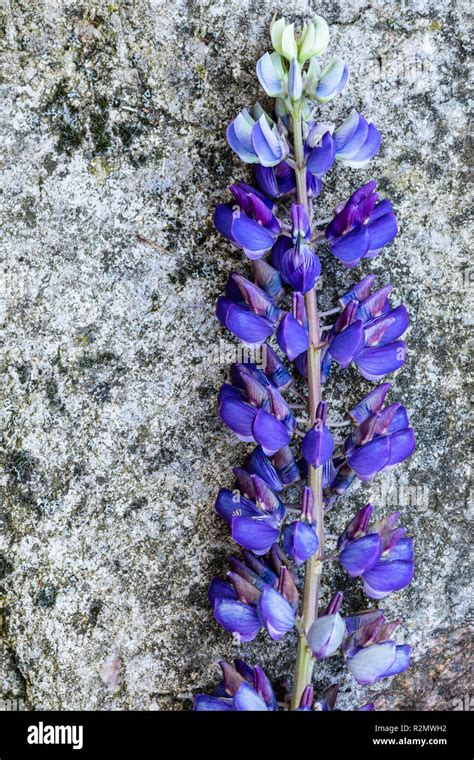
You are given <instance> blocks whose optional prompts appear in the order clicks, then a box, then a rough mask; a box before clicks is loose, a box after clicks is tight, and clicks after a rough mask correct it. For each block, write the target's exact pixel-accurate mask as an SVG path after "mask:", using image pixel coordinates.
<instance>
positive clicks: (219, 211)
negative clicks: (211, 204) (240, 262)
mask: <svg viewBox="0 0 474 760" xmlns="http://www.w3.org/2000/svg"><path fill="white" fill-rule="evenodd" d="M212 221H213V222H214V227H215V228H216V230H217V231H218V232H220V233H221V235H223V236H224V237H225V238H227V239H228V240H231V241H232V242H234V238H233V236H232V222H233V221H234V212H233V210H232V206H230V205H229V204H228V203H219V205H218V206H216V210H215V211H214V216H213V218H212Z"/></svg>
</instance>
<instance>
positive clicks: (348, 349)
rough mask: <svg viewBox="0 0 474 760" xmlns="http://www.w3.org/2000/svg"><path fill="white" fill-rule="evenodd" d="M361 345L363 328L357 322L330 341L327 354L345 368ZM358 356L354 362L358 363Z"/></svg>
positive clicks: (359, 322)
mask: <svg viewBox="0 0 474 760" xmlns="http://www.w3.org/2000/svg"><path fill="white" fill-rule="evenodd" d="M363 344H364V327H363V324H362V322H361V321H360V320H358V321H357V322H354V323H353V324H352V325H350V326H349V327H347V328H346V329H345V330H343V331H342V332H341V333H339V335H336V336H335V337H334V338H333V339H332V341H331V343H330V345H329V352H330V354H331V356H332V358H333V359H335V360H336V361H337V363H338V364H339V365H340V366H341V367H343V368H345V367H348V366H349V365H350V363H351V362H352V361H353V359H354V357H355V356H356V354H357V352H358V351H359V349H360V347H361V346H363ZM359 356H360V354H359V355H358V356H357V359H356V361H358V358H359Z"/></svg>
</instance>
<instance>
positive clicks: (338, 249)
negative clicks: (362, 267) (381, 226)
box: [331, 225, 370, 268]
mask: <svg viewBox="0 0 474 760" xmlns="http://www.w3.org/2000/svg"><path fill="white" fill-rule="evenodd" d="M369 244H370V237H369V233H368V230H367V227H363V226H361V225H357V226H356V227H354V229H353V230H351V231H350V232H348V233H347V235H343V236H342V237H341V238H339V239H338V240H337V241H336V242H335V243H332V244H331V251H332V253H333V254H334V256H335V257H336V258H337V259H339V261H340V262H341V264H343V265H344V266H346V267H349V268H350V267H353V266H356V265H357V264H358V262H359V261H360V260H361V259H362V258H364V256H365V255H366V253H367V251H368V250H369Z"/></svg>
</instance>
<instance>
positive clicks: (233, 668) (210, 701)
mask: <svg viewBox="0 0 474 760" xmlns="http://www.w3.org/2000/svg"><path fill="white" fill-rule="evenodd" d="M219 665H220V667H221V670H222V676H223V678H222V681H221V682H220V684H219V685H218V687H217V689H216V690H215V692H214V694H196V696H195V698H194V707H193V709H194V710H200V711H216V710H219V711H243V710H245V711H250V710H251V711H256V710H277V709H278V703H277V701H276V697H275V694H274V691H273V688H272V685H271V683H270V681H269V680H268V678H267V676H266V675H265V672H264V671H263V670H262V668H261V667H260V666H259V665H254V667H251V666H250V665H247V663H246V662H244V661H243V660H238V659H236V660H234V665H231V664H230V663H228V662H225V660H222V661H221V662H219Z"/></svg>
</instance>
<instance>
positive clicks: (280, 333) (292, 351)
mask: <svg viewBox="0 0 474 760" xmlns="http://www.w3.org/2000/svg"><path fill="white" fill-rule="evenodd" d="M276 339H277V341H278V345H279V346H280V348H281V350H282V351H283V352H284V353H285V354H286V355H287V356H288V358H289V359H290V361H294V360H295V359H297V358H298V357H299V356H301V354H306V351H307V350H308V346H309V332H308V321H307V318H306V309H305V306H304V297H303V295H302V293H299V292H294V293H293V297H292V311H291V312H288V313H287V314H285V316H284V317H283V319H282V320H281V322H280V324H279V325H278V329H277V332H276ZM298 369H299V368H298Z"/></svg>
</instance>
